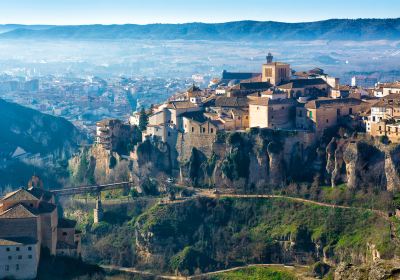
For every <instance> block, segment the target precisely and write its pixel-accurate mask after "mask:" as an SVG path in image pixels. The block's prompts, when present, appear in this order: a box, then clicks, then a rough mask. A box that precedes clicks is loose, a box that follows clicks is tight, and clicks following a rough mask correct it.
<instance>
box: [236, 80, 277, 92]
mask: <svg viewBox="0 0 400 280" xmlns="http://www.w3.org/2000/svg"><path fill="white" fill-rule="evenodd" d="M271 86H272V85H271V84H270V83H268V82H253V83H240V84H239V89H240V90H257V89H258V90H265V89H268V88H270V87H271Z"/></svg>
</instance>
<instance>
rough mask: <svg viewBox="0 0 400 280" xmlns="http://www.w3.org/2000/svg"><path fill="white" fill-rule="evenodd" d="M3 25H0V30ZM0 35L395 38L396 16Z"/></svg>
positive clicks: (28, 29) (398, 30)
mask: <svg viewBox="0 0 400 280" xmlns="http://www.w3.org/2000/svg"><path fill="white" fill-rule="evenodd" d="M4 28H5V27H4V26H3V27H2V26H0V30H2V29H4ZM7 29H8V31H7V32H4V33H2V34H0V39H1V38H3V39H155V40H158V39H160V40H170V39H181V40H318V39H324V40H383V39H386V40H397V39H400V18H397V19H330V20H325V21H316V22H302V23H284V22H273V21H265V22H259V21H237V22H227V23H185V24H148V25H136V24H126V25H76V26H48V27H46V26H23V25H13V26H11V25H9V26H7Z"/></svg>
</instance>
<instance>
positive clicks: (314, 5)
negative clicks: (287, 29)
mask: <svg viewBox="0 0 400 280" xmlns="http://www.w3.org/2000/svg"><path fill="white" fill-rule="evenodd" d="M0 7H1V9H0V24H23V25H91V24H104V25H108V24H154V23H162V24H170V23H172V24H174V23H175V24H179V23H192V22H203V23H220V22H231V21H242V20H254V21H278V22H288V23H296V22H312V21H321V20H327V19H331V18H336V17H335V15H340V19H357V18H381V19H382V18H398V17H399V14H398V13H397V11H398V10H399V9H400V2H398V1H392V0H382V1H380V3H379V5H377V3H376V1H373V0H363V1H361V0H355V1H345V0H337V1H324V2H321V1H318V0H309V1H307V2H299V1H293V0H289V1H285V2H282V3H276V2H275V1H272V0H248V1H246V2H236V3H232V2H231V1H228V0H219V1H212V0H203V1H201V2H195V3H187V1H186V2H185V1H183V0H170V1H162V0H154V1H151V2H148V3H146V2H145V3H143V2H142V1H136V0H133V1H128V0H113V1H109V0H97V1H95V0H86V1H78V0H70V1H51V0H37V1H29V0H14V1H12V2H11V1H8V2H6V3H1V4H0ZM389 7H390V9H388V8H389Z"/></svg>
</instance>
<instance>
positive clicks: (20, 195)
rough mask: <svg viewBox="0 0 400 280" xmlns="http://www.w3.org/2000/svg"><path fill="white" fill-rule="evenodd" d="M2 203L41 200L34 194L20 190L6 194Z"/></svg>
mask: <svg viewBox="0 0 400 280" xmlns="http://www.w3.org/2000/svg"><path fill="white" fill-rule="evenodd" d="M1 200H2V201H24V200H25V201H26V200H39V199H38V198H37V197H35V196H34V195H33V194H31V193H30V192H29V191H27V190H25V189H19V190H16V191H14V192H10V193H8V194H6V195H5V196H4V197H3V198H2V199H1Z"/></svg>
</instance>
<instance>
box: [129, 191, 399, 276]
mask: <svg viewBox="0 0 400 280" xmlns="http://www.w3.org/2000/svg"><path fill="white" fill-rule="evenodd" d="M136 221H137V223H136V230H137V232H138V234H137V236H138V239H137V240H136V243H137V244H138V245H139V248H137V250H139V251H137V254H138V256H139V259H140V255H141V253H143V252H141V251H140V250H142V251H143V250H145V251H146V252H147V253H146V254H148V253H150V254H151V255H153V256H158V258H155V260H156V261H158V262H159V261H160V260H162V259H173V260H174V261H172V262H169V263H168V262H167V263H158V265H161V267H164V269H168V267H169V269H170V270H173V271H174V270H176V269H177V268H180V269H181V270H180V272H181V273H184V274H186V273H187V274H189V273H191V272H193V271H196V270H198V271H209V270H214V269H217V268H225V267H229V266H233V265H241V264H247V263H270V262H277V263H282V262H297V263H298V262H300V263H301V262H306V263H310V262H314V261H316V260H319V259H321V258H322V256H325V257H326V258H328V259H330V260H331V261H332V262H339V261H342V260H347V261H354V262H363V261H365V258H366V256H368V255H369V254H370V252H369V250H370V249H369V244H374V245H376V248H377V249H378V251H379V252H380V254H381V257H383V258H390V257H392V256H393V254H394V253H395V251H396V250H398V248H396V246H395V245H394V244H393V243H392V241H391V239H390V230H389V223H388V222H387V221H385V220H383V219H382V218H381V217H379V216H378V215H376V214H374V213H373V212H371V211H368V210H356V209H338V208H329V207H321V206H314V205H307V204H303V203H297V202H290V201H287V200H284V199H271V200H263V199H249V200H244V199H221V200H212V199H205V198H200V199H197V200H193V201H188V202H186V203H183V204H179V205H178V204H177V205H163V206H161V205H160V206H155V207H153V208H151V209H149V210H148V211H147V212H145V213H144V214H142V215H141V216H140V217H139V218H137V219H136ZM149 234H151V238H147V236H148V235H149ZM285 244H286V245H285ZM188 246H190V247H188ZM188 251H189V252H190V253H188ZM202 255H207V256H208V258H209V260H210V261H209V262H205V261H204V259H203V258H202V257H201V256H202ZM161 256H162V257H161ZM185 257H187V258H188V259H185ZM177 260H179V262H178V263H179V265H176V263H177ZM200 260H201V261H200ZM139 262H140V260H139ZM171 264H172V265H171ZM185 264H186V266H185ZM187 264H191V265H187ZM193 265H195V266H196V267H193Z"/></svg>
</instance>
